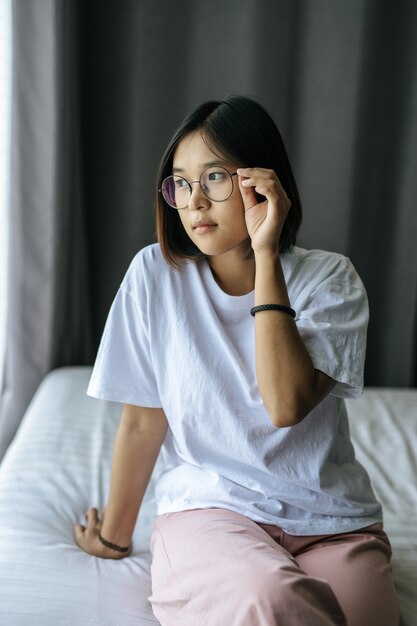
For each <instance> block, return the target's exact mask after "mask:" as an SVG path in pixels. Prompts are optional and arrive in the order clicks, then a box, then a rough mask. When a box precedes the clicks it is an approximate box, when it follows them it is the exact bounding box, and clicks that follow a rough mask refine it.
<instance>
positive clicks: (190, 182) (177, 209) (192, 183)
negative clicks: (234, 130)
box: [158, 165, 237, 211]
mask: <svg viewBox="0 0 417 626" xmlns="http://www.w3.org/2000/svg"><path fill="white" fill-rule="evenodd" d="M215 167H218V168H220V169H222V170H224V171H225V172H227V173H228V174H229V176H230V181H231V183H232V190H231V192H230V193H229V195H228V196H227V198H224V200H213V198H210V196H208V195H207V194H206V192H205V191H204V189H203V185H202V184H201V179H202V178H203V174H204V173H205V172H207V170H211V169H213V168H215ZM174 176H177V178H182V180H185V182H186V183H187V185H188V188H189V190H190V199H191V196H192V193H193V188H192V187H191V185H194V184H195V183H198V184H199V185H200V189H201V191H202V192H203V194H204V195H205V196H206V198H208V199H209V200H210V201H211V202H226V200H228V199H229V198H230V196H231V195H232V193H233V190H234V185H233V176H237V172H234V173H233V174H232V173H231V172H229V170H228V169H226V168H225V167H223V165H210V166H209V167H206V169H205V170H203V171H202V172H201V175H200V178H199V179H198V180H187V179H186V178H184V176H180V175H179V174H170V175H169V176H166V177H165V178H164V180H163V181H162V185H161V188H160V189H158V191H159V193H160V194H161V195H162V197H163V199H164V201H165V202H166V203H167V205H168V206H169V207H171V209H174V210H175V211H182V210H183V209H186V208H187V207H188V204H186V205H185V206H182V207H176V206H172V204H170V203H169V202H168V200H167V199H166V198H165V196H164V194H163V191H162V188H163V186H164V183H165V181H166V180H168V178H173V177H174ZM188 202H189V201H188Z"/></svg>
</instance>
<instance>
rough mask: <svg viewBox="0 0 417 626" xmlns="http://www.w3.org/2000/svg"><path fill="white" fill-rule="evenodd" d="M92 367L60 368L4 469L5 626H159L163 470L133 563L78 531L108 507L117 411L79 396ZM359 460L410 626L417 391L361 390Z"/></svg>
mask: <svg viewBox="0 0 417 626" xmlns="http://www.w3.org/2000/svg"><path fill="white" fill-rule="evenodd" d="M90 373H91V368H89V367H78V368H60V369H58V370H55V371H54V372H51V373H50V374H49V375H48V376H47V377H46V379H45V380H44V381H43V383H42V385H41V386H40V388H39V389H38V391H37V393H36V395H35V397H34V399H33V400H32V403H31V405H30V407H29V409H28V411H27V413H26V416H25V419H24V420H23V422H22V425H21V428H20V429H19V431H18V434H17V436H16V438H15V440H14V442H13V443H12V445H11V447H10V448H9V450H8V452H7V454H6V456H5V458H4V460H3V463H2V465H1V466H0V625H2V626H3V625H4V626H28V625H30V626H32V625H33V626H60V625H63V624H66V625H68V626H69V625H71V626H82V625H85V626H93V625H97V626H98V625H99V626H116V625H117V626H119V625H120V626H133V625H135V626H151V625H158V621H157V620H156V619H155V617H154V616H153V614H152V609H151V606H150V603H149V602H148V600H147V598H148V596H149V595H150V594H151V583H150V574H149V570H150V560H151V556H150V553H149V539H150V533H151V528H152V520H153V518H154V516H155V510H156V507H155V502H154V499H153V486H154V482H155V479H156V477H157V475H158V473H159V472H160V471H161V469H162V465H161V460H160V459H159V460H158V462H157V465H156V467H155V470H154V473H153V476H152V479H151V482H150V484H149V486H148V490H147V493H146V495H145V500H144V502H143V504H142V507H141V510H140V513H139V517H138V521H137V524H136V528H135V532H134V536H133V554H132V556H131V557H129V558H127V559H123V560H121V561H113V560H103V559H96V558H92V557H90V556H88V555H87V554H85V553H83V552H82V551H81V550H79V548H78V547H77V546H76V545H75V542H74V538H73V525H74V523H76V522H77V521H81V522H82V521H83V519H82V512H83V511H84V510H85V509H86V508H87V507H88V506H97V507H102V506H104V504H105V502H106V497H107V489H108V481H109V475H110V463H111V453H112V447H113V443H114V436H115V432H116V429H117V425H118V420H119V416H120V411H121V405H119V404H115V403H109V402H104V401H100V400H96V399H93V398H90V397H89V396H87V395H86V394H85V390H86V388H87V383H88V380H89V377H90ZM348 411H349V417H350V422H351V428H352V435H353V439H354V443H355V447H356V450H357V454H358V458H359V460H360V461H361V462H362V463H363V464H364V465H365V466H366V468H367V469H368V471H369V473H370V475H371V478H372V481H373V484H374V487H375V490H376V492H377V494H378V496H379V498H380V499H381V501H382V503H383V505H384V509H385V527H386V530H387V532H388V534H389V536H390V539H391V542H392V544H393V547H394V560H393V566H394V574H395V580H396V585H397V589H398V592H399V596H400V602H401V610H402V616H403V624H404V625H405V626H417V531H416V518H417V486H416V476H417V390H416V391H411V390H410V391H408V390H378V389H366V390H365V394H364V396H363V397H362V398H360V399H359V400H351V401H348Z"/></svg>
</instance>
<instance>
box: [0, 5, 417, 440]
mask: <svg viewBox="0 0 417 626" xmlns="http://www.w3.org/2000/svg"><path fill="white" fill-rule="evenodd" d="M13 21H14V26H13V36H14V46H13V51H14V79H13V80H14V85H13V179H12V201H11V207H10V210H11V216H12V226H11V247H10V254H11V258H10V264H9V266H10V277H9V278H10V280H9V287H10V291H9V299H8V307H9V333H8V342H9V343H8V348H7V357H6V371H5V383H4V388H3V390H2V392H1V404H0V436H1V439H2V441H3V448H5V447H6V446H7V444H8V442H9V441H10V439H11V437H12V436H13V433H14V431H15V429H16V427H17V425H18V424H19V421H20V419H21V416H22V414H23V412H24V409H25V407H26V405H27V403H28V402H29V400H30V398H31V396H32V394H33V392H34V390H35V389H36V387H37V385H38V383H39V382H40V380H41V379H42V377H43V376H44V374H45V373H46V372H47V371H49V370H50V369H52V368H53V367H57V366H59V365H65V364H85V363H92V362H93V360H94V355H95V351H96V349H97V345H98V341H99V339H100V335H101V332H102V329H103V326H104V322H105V319H106V316H107V313H108V309H109V306H110V304H111V301H112V299H113V297H114V295H115V292H116V290H117V288H118V285H119V283H120V281H121V279H122V277H123V274H124V272H125V271H126V269H127V266H128V264H129V262H130V260H131V258H132V257H133V255H134V254H135V252H136V251H137V250H139V249H140V248H141V247H143V246H145V245H147V244H148V243H151V242H153V241H154V229H155V225H154V208H153V197H154V182H155V176H156V169H157V165H158V162H159V159H160V157H161V154H162V151H163V149H164V147H165V145H166V143H167V141H168V140H169V138H170V136H171V134H172V132H173V130H174V129H175V127H176V126H177V125H178V123H179V122H180V121H181V119H182V118H183V117H184V116H185V114H186V113H187V112H188V111H189V110H190V109H191V108H192V107H194V106H195V105H197V104H199V103H200V102H201V101H203V100H207V99H211V98H222V97H224V96H226V95H229V94H231V93H238V94H243V95H248V96H250V97H254V98H255V99H257V100H258V101H259V102H260V103H261V104H263V105H264V106H265V107H266V108H267V110H268V111H269V112H270V113H271V115H272V116H273V118H274V119H275V121H276V122H277V124H278V126H279V128H280V130H281V133H282V135H283V137H284V141H285V143H286V145H287V149H288V153H289V156H290V160H291V162H292V165H293V169H294V173H295V176H296V179H297V182H298V185H299V189H300V192H301V197H302V200H303V206H304V222H303V226H302V228H301V231H300V235H299V239H298V244H299V245H301V246H304V247H308V248H324V249H327V250H334V251H337V252H341V253H343V254H346V255H348V256H349V257H350V258H351V259H352V261H353V263H354V264H355V266H356V268H357V270H358V271H359V273H360V275H361V277H362V279H363V281H364V283H365V286H366V288H367V291H368V295H369V300H370V308H371V321H370V326H369V332H368V356H367V362H366V371H365V382H366V384H367V385H383V386H400V387H404V386H417V368H416V353H417V346H416V343H417V342H416V334H417V329H416V323H417V247H416V246H415V240H416V237H417V210H416V206H415V201H414V199H415V198H416V197H417V183H416V175H415V172H416V171H417V141H416V139H417V137H416V135H417V123H416V111H417V102H416V99H417V67H416V60H417V50H416V46H417V3H415V2H414V1H413V0H400V1H399V2H397V3H395V4H393V3H392V2H388V0H351V1H350V2H334V1H333V0H304V1H302V0H213V1H212V2H209V3H208V2H207V1H206V0H176V2H171V1H170V0H166V1H162V0H159V1H151V0H149V1H146V0H143V1H140V0H119V1H118V2H103V1H101V2H98V1H93V0H90V1H89V2H82V1H81V0H78V1H76V0H74V1H73V2H67V1H65V0H56V1H55V2H53V1H52V0H37V2H36V3H35V2H32V3H31V2H26V1H25V0H14V4H13Z"/></svg>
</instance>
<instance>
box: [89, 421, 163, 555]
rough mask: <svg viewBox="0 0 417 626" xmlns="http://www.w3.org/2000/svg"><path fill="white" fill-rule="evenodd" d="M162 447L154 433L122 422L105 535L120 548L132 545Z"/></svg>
mask: <svg viewBox="0 0 417 626" xmlns="http://www.w3.org/2000/svg"><path fill="white" fill-rule="evenodd" d="M160 447H161V441H160V438H158V437H155V434H154V433H153V432H151V431H146V430H143V429H135V428H133V427H129V426H128V425H126V424H124V423H123V421H121V424H120V426H119V430H118V432H117V435H116V440H115V446H114V451H113V461H112V473H111V481H110V493H109V498H108V502H107V506H106V511H105V517H104V523H103V527H102V529H101V534H102V536H103V537H104V538H105V539H107V540H108V541H111V542H112V543H116V544H118V545H121V546H127V545H129V544H130V541H131V537H132V533H133V529H134V527H135V523H136V519H137V516H138V513H139V509H140V505H141V503H142V500H143V496H144V494H145V491H146V488H147V486H148V483H149V480H150V477H151V474H152V470H153V468H154V466H155V462H156V459H157V457H158V453H159V450H160Z"/></svg>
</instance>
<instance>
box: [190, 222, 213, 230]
mask: <svg viewBox="0 0 417 626" xmlns="http://www.w3.org/2000/svg"><path fill="white" fill-rule="evenodd" d="M200 226H217V224H215V223H214V222H196V223H195V224H193V226H192V227H193V228H194V229H195V228H199V227H200Z"/></svg>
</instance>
